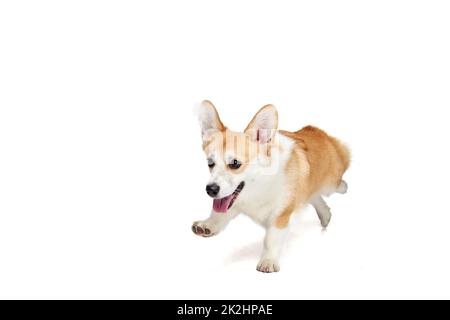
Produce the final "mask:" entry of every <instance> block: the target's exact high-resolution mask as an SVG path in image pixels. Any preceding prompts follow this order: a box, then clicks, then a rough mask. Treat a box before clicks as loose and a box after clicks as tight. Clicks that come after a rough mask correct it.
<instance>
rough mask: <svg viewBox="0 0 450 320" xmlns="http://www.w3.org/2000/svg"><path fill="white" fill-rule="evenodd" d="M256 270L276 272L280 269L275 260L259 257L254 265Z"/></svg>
mask: <svg viewBox="0 0 450 320" xmlns="http://www.w3.org/2000/svg"><path fill="white" fill-rule="evenodd" d="M256 270H258V271H260V272H264V273H271V272H278V271H280V266H279V265H278V262H277V261H276V260H273V259H261V261H259V263H258V266H257V267H256Z"/></svg>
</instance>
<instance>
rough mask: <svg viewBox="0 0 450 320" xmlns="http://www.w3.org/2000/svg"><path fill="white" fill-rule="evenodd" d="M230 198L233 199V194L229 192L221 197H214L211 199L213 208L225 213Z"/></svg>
mask: <svg viewBox="0 0 450 320" xmlns="http://www.w3.org/2000/svg"><path fill="white" fill-rule="evenodd" d="M231 200H233V195H232V194H230V195H229V196H228V197H224V198H222V199H214V200H213V210H214V211H216V212H222V213H225V212H227V210H228V206H229V205H230V202H231Z"/></svg>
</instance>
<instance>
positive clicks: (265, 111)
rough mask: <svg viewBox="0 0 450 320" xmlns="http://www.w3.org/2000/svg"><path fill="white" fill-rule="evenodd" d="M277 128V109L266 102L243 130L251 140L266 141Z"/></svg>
mask: <svg viewBox="0 0 450 320" xmlns="http://www.w3.org/2000/svg"><path fill="white" fill-rule="evenodd" d="M277 128H278V112H277V109H276V108H275V107H274V106H273V105H271V104H268V105H265V106H264V107H262V108H261V109H260V110H259V111H258V112H257V113H256V114H255V116H254V117H253V119H252V121H250V123H249V124H248V126H247V128H246V129H245V130H244V132H245V133H247V134H248V135H250V137H251V139H252V140H253V141H258V142H260V143H267V142H269V141H270V140H271V139H272V138H273V135H274V134H275V131H276V130H277Z"/></svg>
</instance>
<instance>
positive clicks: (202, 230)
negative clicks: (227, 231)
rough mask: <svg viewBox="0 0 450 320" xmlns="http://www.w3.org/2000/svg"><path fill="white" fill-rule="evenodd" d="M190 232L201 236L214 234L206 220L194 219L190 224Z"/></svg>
mask: <svg viewBox="0 0 450 320" xmlns="http://www.w3.org/2000/svg"><path fill="white" fill-rule="evenodd" d="M192 232H194V233H195V234H196V235H198V236H201V237H211V236H213V235H215V234H216V232H215V230H214V228H213V226H211V225H209V224H208V223H207V222H206V221H196V222H194V223H193V224H192Z"/></svg>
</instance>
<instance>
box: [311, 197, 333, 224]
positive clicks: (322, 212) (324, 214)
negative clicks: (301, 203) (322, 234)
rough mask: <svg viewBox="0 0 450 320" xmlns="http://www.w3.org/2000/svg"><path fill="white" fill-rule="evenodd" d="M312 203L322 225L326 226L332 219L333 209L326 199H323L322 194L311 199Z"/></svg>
mask: <svg viewBox="0 0 450 320" xmlns="http://www.w3.org/2000/svg"><path fill="white" fill-rule="evenodd" d="M311 204H312V205H313V207H314V209H316V212H317V215H318V216H319V220H320V224H321V225H322V227H324V228H326V227H327V226H328V223H330V219H331V211H330V208H329V207H328V205H327V203H326V202H325V200H323V198H322V196H320V195H319V196H315V197H314V198H313V199H312V200H311Z"/></svg>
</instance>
